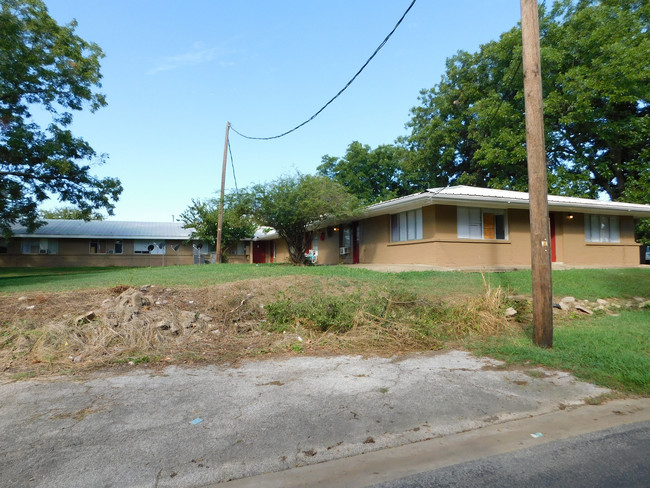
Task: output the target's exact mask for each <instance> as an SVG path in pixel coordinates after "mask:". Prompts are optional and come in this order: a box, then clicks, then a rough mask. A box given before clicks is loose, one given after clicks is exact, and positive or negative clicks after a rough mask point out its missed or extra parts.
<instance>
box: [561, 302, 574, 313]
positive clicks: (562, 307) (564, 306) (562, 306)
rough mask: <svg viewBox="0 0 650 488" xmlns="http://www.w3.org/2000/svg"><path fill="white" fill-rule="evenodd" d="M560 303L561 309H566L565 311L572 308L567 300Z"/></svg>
mask: <svg viewBox="0 0 650 488" xmlns="http://www.w3.org/2000/svg"><path fill="white" fill-rule="evenodd" d="M558 305H559V306H560V310H564V311H565V312H566V311H567V310H569V309H570V308H571V307H569V305H567V303H566V302H560V303H558Z"/></svg>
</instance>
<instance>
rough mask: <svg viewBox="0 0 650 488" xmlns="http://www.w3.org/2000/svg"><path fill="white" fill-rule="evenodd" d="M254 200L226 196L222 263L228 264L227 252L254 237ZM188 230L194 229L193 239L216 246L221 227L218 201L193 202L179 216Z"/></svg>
mask: <svg viewBox="0 0 650 488" xmlns="http://www.w3.org/2000/svg"><path fill="white" fill-rule="evenodd" d="M252 206H253V202H252V197H251V195H250V194H248V193H246V192H240V193H227V194H225V195H224V206H223V225H222V227H221V261H222V262H226V261H227V260H228V251H229V250H230V249H231V248H232V247H233V246H236V245H237V243H239V241H241V240H243V239H250V238H252V237H253V234H254V233H255V229H256V226H255V223H254V222H253V217H252V213H251V210H252ZM180 218H181V220H182V221H183V222H184V223H185V226H184V227H185V228H186V229H187V228H191V229H193V231H192V235H191V236H190V239H199V240H202V241H205V242H209V243H210V244H213V245H215V244H216V242H217V229H218V228H219V227H218V224H219V198H213V199H210V200H207V201H205V202H202V201H201V200H192V205H190V206H189V207H188V208H187V209H186V210H185V211H184V212H183V213H182V214H181V216H180Z"/></svg>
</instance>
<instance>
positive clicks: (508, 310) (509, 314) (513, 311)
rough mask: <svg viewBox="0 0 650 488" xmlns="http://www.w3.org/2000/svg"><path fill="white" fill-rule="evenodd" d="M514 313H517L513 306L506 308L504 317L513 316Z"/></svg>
mask: <svg viewBox="0 0 650 488" xmlns="http://www.w3.org/2000/svg"><path fill="white" fill-rule="evenodd" d="M515 315H517V311H516V310H515V309H514V308H512V307H508V308H506V317H514V316H515Z"/></svg>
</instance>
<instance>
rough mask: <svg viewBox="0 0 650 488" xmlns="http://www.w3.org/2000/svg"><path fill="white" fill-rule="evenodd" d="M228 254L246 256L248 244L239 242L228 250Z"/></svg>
mask: <svg viewBox="0 0 650 488" xmlns="http://www.w3.org/2000/svg"><path fill="white" fill-rule="evenodd" d="M228 254H232V255H233V256H244V255H246V243H245V242H242V241H240V242H238V243H237V244H235V245H234V246H232V247H231V248H230V249H229V250H228Z"/></svg>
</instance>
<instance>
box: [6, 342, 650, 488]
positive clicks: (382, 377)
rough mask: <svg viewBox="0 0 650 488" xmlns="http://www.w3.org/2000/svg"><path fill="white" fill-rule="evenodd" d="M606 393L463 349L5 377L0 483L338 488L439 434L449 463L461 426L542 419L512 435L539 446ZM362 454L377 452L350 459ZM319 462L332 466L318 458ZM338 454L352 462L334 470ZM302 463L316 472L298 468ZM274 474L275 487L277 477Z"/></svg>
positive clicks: (419, 448) (340, 459) (418, 448)
mask: <svg viewBox="0 0 650 488" xmlns="http://www.w3.org/2000/svg"><path fill="white" fill-rule="evenodd" d="M531 369H532V368H531ZM606 392H607V390H605V389H602V388H597V387H595V386H593V385H589V384H586V383H582V382H579V381H576V380H575V379H574V378H573V377H571V376H570V375H569V374H567V373H563V372H555V371H546V370H542V369H537V368H536V371H534V372H531V371H530V369H529V370H524V369H511V370H508V369H505V368H504V367H503V364H502V363H500V362H498V361H494V360H489V359H479V358H474V357H472V356H471V355H470V354H468V353H465V352H462V351H449V352H436V353H434V352H432V353H428V354H418V355H411V356H406V357H398V358H368V359H364V358H361V357H352V356H336V357H297V358H290V359H274V360H267V361H251V362H245V363H243V364H241V365H240V366H239V367H232V368H231V367H226V366H210V367H202V368H192V369H184V368H178V367H168V368H166V369H164V370H153V369H148V368H146V367H142V368H139V367H134V370H133V371H132V372H130V373H128V374H122V375H110V374H107V373H104V374H99V375H96V376H95V377H93V378H88V379H85V380H76V379H75V378H55V379H43V380H29V381H20V382H5V383H4V384H0V479H2V480H3V486H6V487H17V486H33V487H48V488H54V487H69V486H106V485H110V486H129V487H140V486H141V487H154V486H156V487H189V486H206V485H211V484H215V483H219V482H224V481H228V480H234V479H239V478H245V477H251V476H257V475H260V474H263V473H269V472H281V473H278V474H276V475H268V476H270V478H265V479H264V482H263V486H300V482H298V483H297V484H295V485H290V484H287V483H289V481H288V480H287V478H282V476H289V477H293V476H295V475H296V474H297V475H298V476H303V474H302V473H308V475H309V476H312V474H311V473H316V474H315V475H314V476H316V477H317V478H316V479H327V483H326V484H327V485H328V486H335V485H334V484H333V482H334V475H335V473H337V472H340V473H347V472H349V473H353V472H356V473H363V470H360V466H362V465H363V464H365V463H366V460H373V459H376V460H377V461H372V462H376V463H379V464H378V465H376V466H379V467H380V466H382V465H383V464H384V463H385V462H388V461H386V459H387V458H382V457H381V456H382V453H384V454H383V455H384V456H388V455H390V454H393V453H399V452H401V451H398V450H396V449H395V448H398V447H399V446H404V447H403V448H400V449H407V450H408V449H411V450H413V451H412V452H413V453H416V452H420V451H422V452H424V453H426V452H428V450H429V448H428V447H426V446H429V445H432V444H430V443H436V442H443V444H440V446H442V447H440V448H439V449H442V450H443V454H440V455H436V456H435V457H437V458H439V459H444V458H445V456H451V454H452V452H453V449H452V448H451V447H445V446H447V444H444V443H447V442H452V440H453V439H455V438H457V437H458V436H453V434H456V433H460V432H466V434H462V436H469V438H470V439H471V436H472V435H476V436H477V437H475V439H476V440H475V441H471V440H470V442H479V441H480V442H483V439H486V437H485V436H486V434H485V433H486V432H489V431H487V430H485V429H486V428H490V429H510V428H511V427H510V426H513V425H516V424H513V423H512V422H511V421H513V420H518V419H533V420H535V419H540V422H541V423H540V424H539V425H536V426H533V425H530V426H526V427H525V428H524V430H523V431H522V432H525V434H526V435H523V433H517V434H516V435H515V437H514V439H515V441H517V442H519V441H521V442H531V441H530V440H529V437H530V436H529V434H530V433H529V432H527V430H530V431H531V433H532V432H537V431H540V432H543V433H544V438H542V439H541V440H540V439H537V440H536V441H537V442H544V441H545V440H549V439H552V438H554V437H553V436H554V435H556V434H555V433H554V431H553V430H552V429H549V424H548V421H546V420H545V419H546V418H548V417H546V416H547V415H548V414H553V413H557V414H559V415H560V416H563V415H567V414H573V412H576V413H579V412H587V411H588V410H587V409H591V408H596V409H597V410H598V409H601V410H599V411H602V412H605V411H608V410H609V409H610V407H609V406H608V405H610V404H606V405H604V406H603V407H584V406H581V407H577V408H575V410H572V409H573V408H574V407H576V406H578V405H584V399H585V398H588V397H597V396H599V395H601V394H603V393H606ZM616 408H617V409H619V410H620V411H621V412H624V415H623V414H621V415H618V414H617V415H616V416H615V417H614V418H617V419H620V420H624V419H628V418H632V416H631V414H628V413H627V412H628V410H629V411H632V410H634V408H636V407H631V406H630V407H629V408H628V407H625V408H624V407H616ZM639 408H643V409H644V411H646V412H647V410H648V408H647V404H643V406H642V407H639ZM553 418H555V417H553ZM544 422H546V423H544ZM553 422H555V420H553ZM591 422H593V421H590V422H587V423H588V424H590V423H591ZM594 424H595V422H594ZM476 429H479V430H476ZM472 432H475V433H476V432H478V433H480V435H479V434H472ZM495 435H496V434H495ZM450 436H451V437H450ZM462 436H461V438H465V437H462ZM479 438H480V439H479ZM488 438H489V437H488ZM503 442H504V441H502V440H499V441H498V443H499V444H502V443H503ZM412 443H416V444H412ZM489 444H490V443H489V442H488V445H489ZM479 445H480V444H479ZM425 447H426V449H425ZM387 448H391V449H387ZM481 449H484V448H481ZM461 450H463V451H466V448H463V449H461ZM407 452H409V451H407ZM482 452H484V451H482ZM364 453H371V454H372V455H370V454H366V455H365V456H367V457H362V458H350V456H356V455H359V454H364ZM414 455H415V454H407V455H406V456H407V458H409V459H410V458H413V459H415V458H414V457H413V456H414ZM375 456H380V457H375ZM346 458H347V459H346ZM359 459H362V460H363V461H362V464H361V465H360V464H359V463H360V461H359ZM453 459H454V458H453V457H449V460H450V462H451V461H452V460H453ZM334 460H338V461H334ZM324 461H329V462H330V463H327V464H323V465H319V464H318V463H322V462H324ZM331 462H336V463H344V464H343V465H342V466H344V467H343V468H338V467H337V468H336V470H335V471H332V469H333V468H332V467H331V466H332V464H331ZM372 462H371V461H368V463H369V464H368V466H372ZM345 463H352V464H351V465H349V466H351V467H349V468H347V467H345V466H348V465H346V464H345ZM400 463H402V461H400ZM310 465H311V466H310ZM301 466H308V468H305V469H307V471H305V470H295V469H291V468H296V467H301ZM328 466H330V468H329V470H330V471H328V470H327V467H328ZM337 466H338V465H337ZM404 466H408V463H404ZM312 469H313V470H315V471H310V470H312ZM322 469H325V471H319V470H322ZM286 470H289V471H286ZM375 471H377V472H378V473H382V472H383V471H382V470H378V468H371V472H375ZM318 473H320V474H318ZM274 476H280V478H278V479H280V480H281V481H279V482H278V483H279V484H277V485H272V484H270V483H272V482H273V480H274V479H275V478H274ZM319 476H320V478H318V477H319ZM323 476H325V478H323ZM297 479H300V478H297ZM337 479H338V478H337ZM382 479H383V478H377V479H373V481H377V480H382ZM269 480H271V481H269ZM255 482H256V481H255V479H251V480H249V481H240V482H239V483H244V484H240V485H234V486H262V485H254V484H248V485H247V484H245V483H255ZM348 482H349V481H347V479H346V478H341V483H342V484H341V485H340V486H359V485H358V484H357V483H356V482H352V483H351V484H350V485H346V484H345V483H348ZM308 484H311V482H310V483H308Z"/></svg>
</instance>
